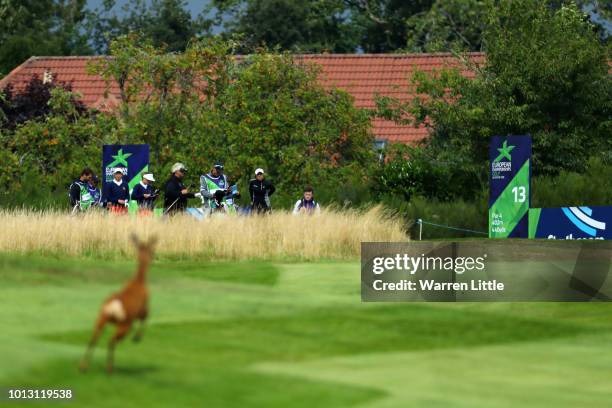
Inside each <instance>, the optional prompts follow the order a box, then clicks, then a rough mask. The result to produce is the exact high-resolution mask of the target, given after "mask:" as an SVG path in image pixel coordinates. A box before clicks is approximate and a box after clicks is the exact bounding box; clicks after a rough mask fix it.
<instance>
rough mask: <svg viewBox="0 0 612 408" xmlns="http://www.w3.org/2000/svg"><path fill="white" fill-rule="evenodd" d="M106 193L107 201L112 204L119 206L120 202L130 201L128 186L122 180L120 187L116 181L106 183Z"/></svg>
mask: <svg viewBox="0 0 612 408" xmlns="http://www.w3.org/2000/svg"><path fill="white" fill-rule="evenodd" d="M104 192H105V194H106V197H105V199H106V201H107V202H108V203H110V204H114V205H118V204H119V202H118V201H119V200H126V201H127V200H129V199H130V193H129V188H128V184H127V183H126V182H125V181H124V180H121V184H120V185H117V184H116V183H115V182H114V180H113V181H111V182H110V183H106V189H105V191H104ZM119 205H121V204H119Z"/></svg>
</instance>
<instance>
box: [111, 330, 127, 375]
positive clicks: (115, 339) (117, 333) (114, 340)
mask: <svg viewBox="0 0 612 408" xmlns="http://www.w3.org/2000/svg"><path fill="white" fill-rule="evenodd" d="M131 327H132V322H124V323H119V324H118V325H117V331H115V334H114V335H113V337H112V338H111V339H110V341H109V342H108V355H107V359H106V370H107V371H108V373H109V374H110V373H112V372H113V363H114V354H115V345H116V344H117V342H119V341H120V340H121V339H122V338H123V337H125V335H126V334H128V332H129V331H130V328H131Z"/></svg>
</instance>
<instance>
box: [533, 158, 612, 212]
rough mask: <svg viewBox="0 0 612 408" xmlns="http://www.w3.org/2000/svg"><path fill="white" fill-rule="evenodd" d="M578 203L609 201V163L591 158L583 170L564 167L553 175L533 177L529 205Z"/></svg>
mask: <svg viewBox="0 0 612 408" xmlns="http://www.w3.org/2000/svg"><path fill="white" fill-rule="evenodd" d="M579 205H585V206H603V205H612V165H610V164H606V163H605V162H603V161H602V160H601V159H599V158H591V159H590V160H589V161H588V164H587V168H586V172H585V173H582V174H580V173H574V172H567V171H563V172H561V174H559V175H558V176H556V177H551V176H540V177H535V178H534V179H533V182H532V207H566V206H579Z"/></svg>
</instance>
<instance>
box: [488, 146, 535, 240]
mask: <svg viewBox="0 0 612 408" xmlns="http://www.w3.org/2000/svg"><path fill="white" fill-rule="evenodd" d="M489 157H490V166H491V167H490V171H489V185H490V196H489V237H490V238H527V237H528V232H529V223H528V217H529V207H530V204H531V189H530V184H531V136H529V135H525V136H494V137H493V138H492V139H491V145H490V148H489Z"/></svg>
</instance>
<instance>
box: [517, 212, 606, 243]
mask: <svg viewBox="0 0 612 408" xmlns="http://www.w3.org/2000/svg"><path fill="white" fill-rule="evenodd" d="M529 238H547V239H612V207H585V206H582V207H561V208H532V209H530V210H529Z"/></svg>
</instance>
